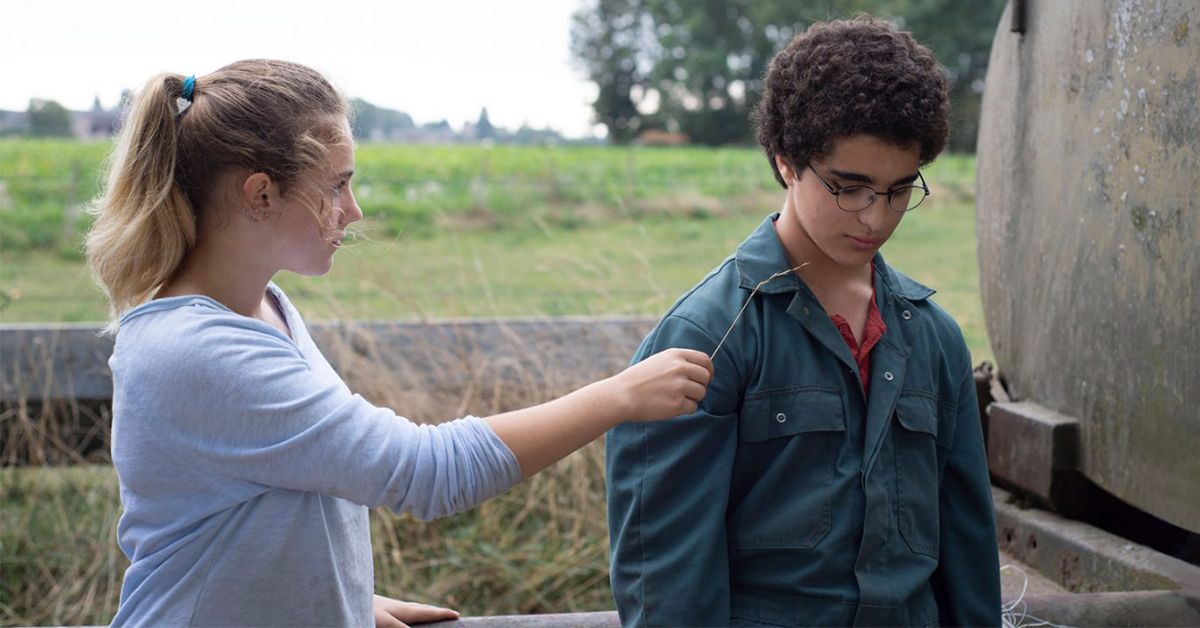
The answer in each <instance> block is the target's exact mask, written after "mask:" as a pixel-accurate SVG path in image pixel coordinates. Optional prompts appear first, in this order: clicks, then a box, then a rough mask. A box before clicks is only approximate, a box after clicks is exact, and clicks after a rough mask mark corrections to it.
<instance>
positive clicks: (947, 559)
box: [931, 360, 1001, 626]
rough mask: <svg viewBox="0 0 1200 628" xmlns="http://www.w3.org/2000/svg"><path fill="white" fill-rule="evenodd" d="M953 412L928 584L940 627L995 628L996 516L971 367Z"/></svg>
mask: <svg viewBox="0 0 1200 628" xmlns="http://www.w3.org/2000/svg"><path fill="white" fill-rule="evenodd" d="M967 363H968V365H969V364H970V361H969V360H968V361H967ZM957 408H958V409H957V413H958V414H957V417H956V419H955V420H956V421H957V425H956V426H955V433H956V435H957V436H956V437H955V439H954V444H953V446H952V448H951V450H950V452H949V455H948V457H947V459H946V467H945V470H944V472H943V475H942V482H941V494H940V497H939V504H938V507H939V512H940V517H939V519H940V526H941V530H940V538H941V548H940V551H939V556H940V558H939V563H938V568H937V570H936V571H934V573H933V576H932V578H931V585H932V587H933V593H934V597H935V598H936V600H937V605H938V615H939V619H940V623H941V624H942V625H944V626H999V625H1000V619H1001V610H1000V606H1001V602H1000V559H999V554H998V548H997V546H996V516H995V512H994V510H993V508H992V489H991V480H990V479H989V476H988V468H987V455H986V453H985V451H984V448H983V428H982V425H981V424H980V421H979V406H978V404H977V403H976V396H975V382H974V378H973V377H972V375H971V370H970V368H969V367H968V368H967V372H966V375H965V377H964V378H963V379H962V382H961V383H960V385H959V388H958V400H957Z"/></svg>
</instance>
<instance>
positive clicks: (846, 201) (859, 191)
mask: <svg viewBox="0 0 1200 628" xmlns="http://www.w3.org/2000/svg"><path fill="white" fill-rule="evenodd" d="M874 200H875V190H872V189H871V188H869V187H866V186H862V185H852V186H850V187H845V188H842V189H841V190H839V191H838V195H837V202H838V207H841V208H842V209H844V210H846V211H848V212H857V211H862V210H864V209H866V208H867V207H868V206H869V205H870V204H871V202H872V201H874Z"/></svg>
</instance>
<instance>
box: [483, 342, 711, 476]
mask: <svg viewBox="0 0 1200 628" xmlns="http://www.w3.org/2000/svg"><path fill="white" fill-rule="evenodd" d="M711 377H712V363H711V362H710V361H709V358H708V356H707V355H705V354H704V353H702V352H700V351H694V350H691V349H667V350H665V351H662V352H660V353H658V354H656V355H654V356H651V357H649V358H647V359H645V360H643V361H641V362H638V363H637V364H634V365H633V366H630V367H629V368H627V369H625V370H624V371H621V372H620V373H618V374H616V375H614V376H612V377H609V378H608V379H602V380H600V381H598V382H594V383H591V384H588V385H587V386H584V387H583V388H580V389H579V390H576V391H575V392H572V393H570V394H568V395H565V396H563V397H559V398H558V399H554V400H553V401H548V402H546V403H543V404H540V405H536V406H533V407H530V408H525V409H523V410H515V411H512V412H505V413H504V414H497V415H495V416H491V417H488V418H486V419H484V420H485V421H487V422H488V424H489V425H491V427H492V429H493V430H494V431H495V432H496V435H497V436H499V437H500V440H502V441H504V444H505V445H507V446H508V448H509V449H511V450H512V452H513V455H515V456H516V458H517V462H518V463H519V464H520V466H521V473H522V474H523V475H524V476H525V477H529V476H531V475H533V474H534V473H537V472H538V471H541V470H542V469H544V468H546V467H548V466H550V465H551V464H554V463H555V462H557V461H559V460H560V459H562V458H563V457H564V456H566V455H567V454H569V453H571V452H573V451H575V450H576V449H579V448H580V447H583V446H584V445H586V444H588V443H590V442H592V441H593V440H595V439H596V438H598V437H600V436H601V435H602V434H604V433H605V432H606V431H608V430H609V429H610V428H612V427H614V426H616V425H618V424H620V423H624V422H626V421H658V420H662V419H668V418H671V417H673V416H678V415H680V414H688V413H691V412H695V411H696V408H697V406H698V404H699V403H700V400H701V399H703V398H704V393H705V389H706V387H707V386H708V381H709V379H710V378H711Z"/></svg>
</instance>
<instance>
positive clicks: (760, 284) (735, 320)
mask: <svg viewBox="0 0 1200 628" xmlns="http://www.w3.org/2000/svg"><path fill="white" fill-rule="evenodd" d="M805 266H808V262H804V263H803V264H801V265H799V266H793V267H792V268H789V269H787V270H781V271H779V272H777V273H775V274H774V275H771V276H770V277H767V278H766V279H763V280H762V281H760V282H758V285H757V286H754V289H753V290H751V291H750V296H748V297H746V302H745V303H743V304H742V309H740V310H738V313H737V316H735V317H734V318H733V322H732V323H730V324H729V329H726V330H725V335H724V336H721V342H718V343H717V348H716V349H713V352H712V355H710V356H708V359H709V360H713V359H715V358H716V357H717V352H719V351H720V350H721V345H723V344H725V339H726V338H728V337H729V332H731V331H733V328H734V326H736V325H737V324H738V321H740V320H742V313H743V312H745V311H746V306H748V305H750V301H751V300H752V299H754V295H756V294H758V289H759V288H761V287H763V286H765V285H767V284H768V283H771V282H772V281H774V280H776V279H778V278H780V277H782V276H784V275H786V274H788V273H794V272H796V271H798V270H800V269H801V268H804V267H805Z"/></svg>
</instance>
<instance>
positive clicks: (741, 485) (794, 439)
mask: <svg viewBox="0 0 1200 628" xmlns="http://www.w3.org/2000/svg"><path fill="white" fill-rule="evenodd" d="M845 438H846V418H845V414H844V412H843V406H842V398H841V395H839V394H838V393H837V392H834V391H826V390H805V391H788V392H782V393H767V394H764V395H761V396H754V395H752V396H748V397H747V398H746V401H745V402H744V403H743V404H742V411H741V413H740V415H739V417H738V452H737V461H736V463H735V469H734V478H733V483H732V487H731V488H732V493H731V495H730V510H729V512H728V513H727V524H728V528H727V529H728V532H729V543H730V548H731V549H733V550H743V551H747V550H763V549H809V548H812V547H815V546H816V545H817V544H818V543H820V542H821V539H823V538H824V537H825V535H826V534H827V533H828V532H829V528H830V525H831V522H832V503H833V496H834V493H835V491H836V485H835V483H834V482H833V477H834V464H835V461H836V456H837V452H838V450H839V448H840V447H841V446H842V444H843V443H844V441H845Z"/></svg>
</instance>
